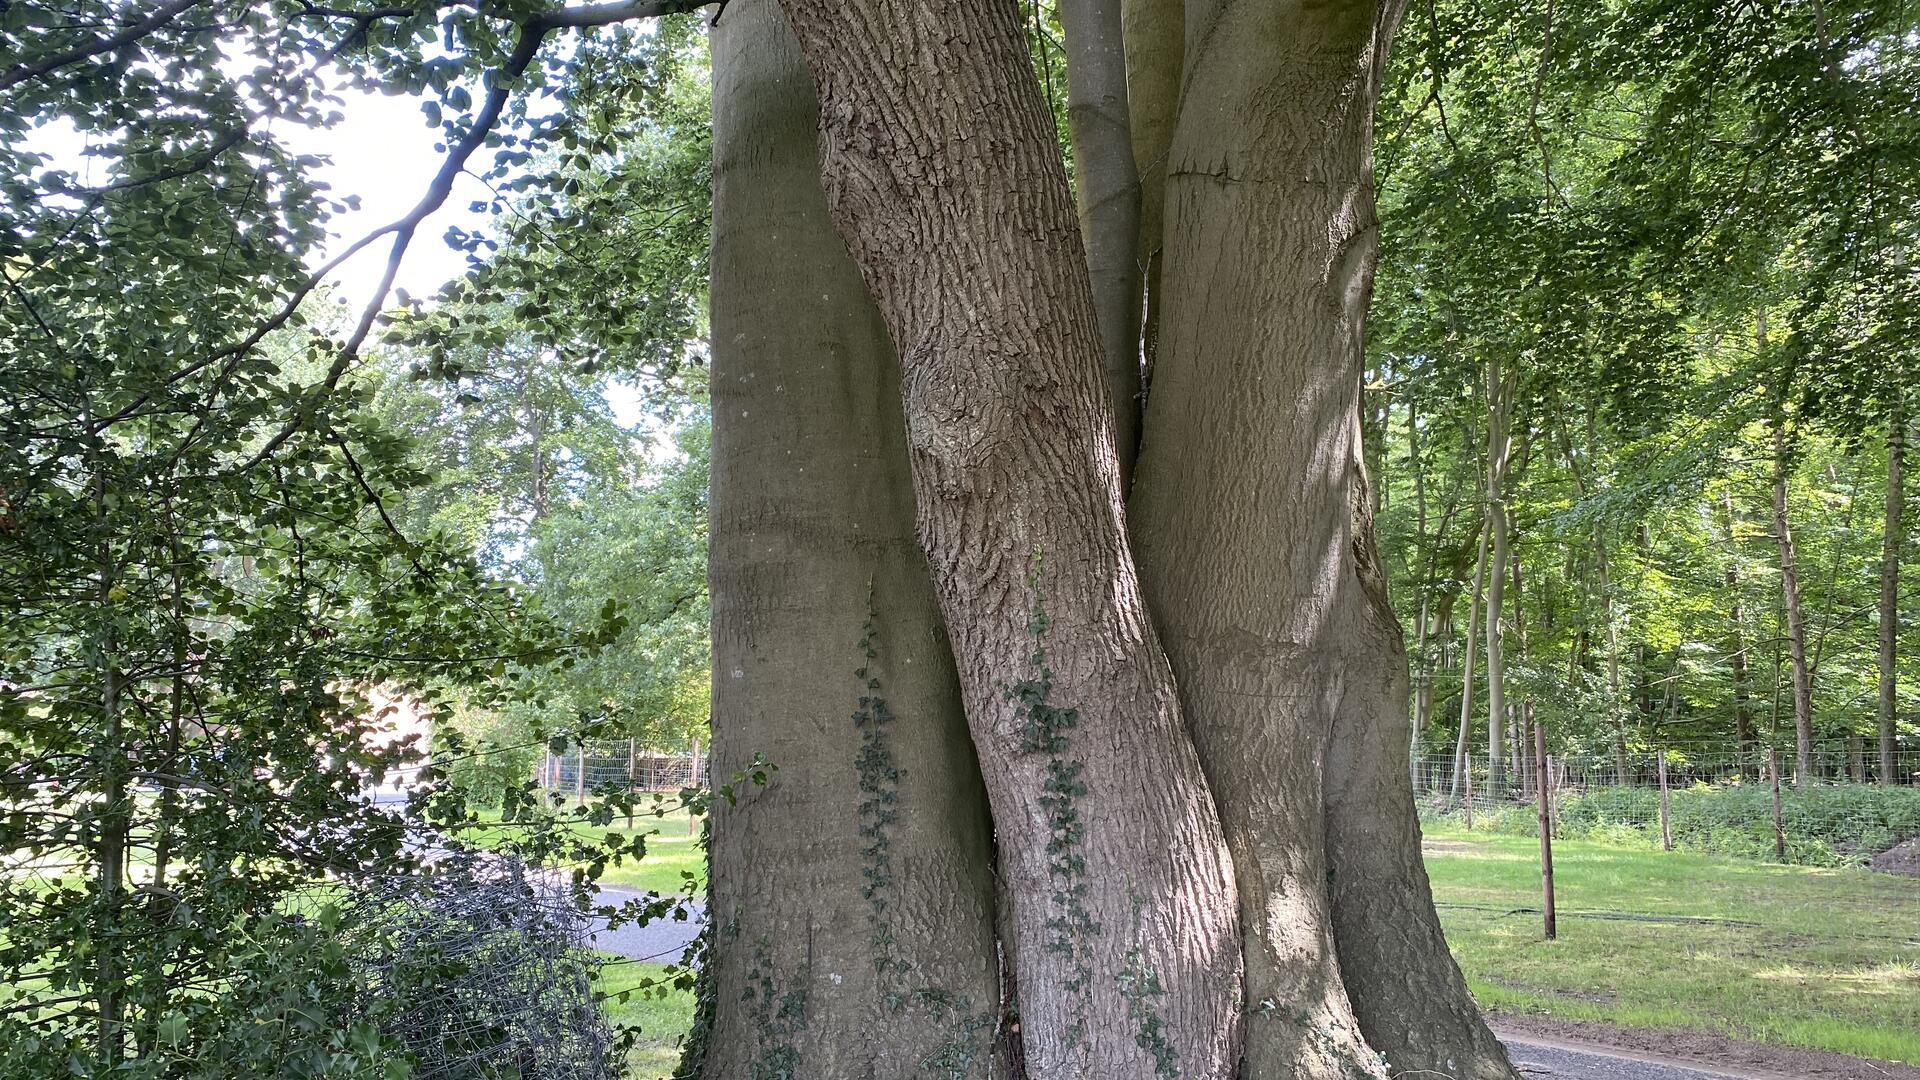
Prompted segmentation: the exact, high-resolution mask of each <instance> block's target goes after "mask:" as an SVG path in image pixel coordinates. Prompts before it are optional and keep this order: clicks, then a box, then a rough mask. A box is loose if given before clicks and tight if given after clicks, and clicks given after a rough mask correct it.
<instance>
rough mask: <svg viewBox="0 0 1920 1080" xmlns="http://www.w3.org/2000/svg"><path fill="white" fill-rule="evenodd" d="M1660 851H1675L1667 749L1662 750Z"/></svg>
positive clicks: (1662, 748)
mask: <svg viewBox="0 0 1920 1080" xmlns="http://www.w3.org/2000/svg"><path fill="white" fill-rule="evenodd" d="M1659 753H1660V850H1661V851H1672V850H1673V829H1672V828H1671V827H1670V826H1669V825H1668V822H1667V748H1666V747H1664V746H1663V747H1661V748H1660V751H1659Z"/></svg>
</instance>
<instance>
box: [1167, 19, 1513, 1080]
mask: <svg viewBox="0 0 1920 1080" xmlns="http://www.w3.org/2000/svg"><path fill="white" fill-rule="evenodd" d="M1397 14H1398V5H1396V4H1383V5H1379V6H1378V7H1375V6H1374V5H1368V4H1355V5H1337V6H1334V7H1311V6H1309V7H1304V8H1302V7H1298V6H1287V5H1259V4H1255V5H1246V4H1232V3H1227V2H1224V0H1220V2H1212V0H1202V2H1200V3H1190V4H1189V5H1188V19H1187V30H1188V35H1187V41H1188V50H1187V58H1186V63H1185V74H1184V87H1185V89H1184V93H1183V95H1182V98H1181V100H1182V107H1181V115H1180V120H1179V124H1178V128H1177V130H1176V132H1175V137H1174V142H1173V146H1172V149H1171V153H1170V158H1169V168H1168V172H1167V198H1166V209H1167V215H1168V222H1167V226H1168V227H1167V230H1166V243H1167V250H1166V263H1165V267H1164V269H1163V272H1162V279H1161V281H1162V287H1163V289H1164V296H1163V299H1162V302H1163V304H1164V307H1163V312H1164V315H1163V321H1162V322H1161V324H1160V331H1161V339H1160V352H1159V357H1158V360H1157V362H1156V365H1155V369H1154V377H1153V384H1152V392H1151V393H1150V395H1149V397H1148V402H1147V417H1146V436H1145V439H1144V440H1143V446H1142V455H1141V459H1140V464H1139V470H1138V472H1137V474H1136V480H1135V486H1134V493H1133V501H1132V504H1131V509H1132V512H1133V525H1134V530H1135V536H1136V541H1137V544H1138V551H1139V553H1140V560H1141V567H1142V578H1143V581H1144V582H1145V583H1146V587H1147V591H1148V599H1149V601H1150V603H1151V606H1152V608H1153V612H1154V616H1155V620H1156V622H1157V623H1158V625H1160V626H1161V627H1162V628H1163V630H1164V633H1165V640H1166V642H1167V648H1168V655H1169V657H1170V658H1171V660H1172V661H1173V664H1174V668H1175V671H1176V672H1177V674H1178V686H1179V691H1180V697H1181V702H1182V704H1183V706H1184V707H1185V711H1186V714H1187V718H1188V721H1189V724H1190V725H1191V727H1192V730H1193V733H1194V739H1195V741H1196V743H1197V744H1198V745H1199V747H1200V753H1201V758H1202V760H1203V762H1204V763H1205V764H1206V767H1207V776H1208V780H1209V782H1210V784H1211V786H1212V789H1213V792H1214V795H1215V797H1216V799H1217V800H1218V802H1219V805H1220V807H1221V813H1222V817H1223V819H1224V821H1225V824H1226V829H1227V838H1228V842H1229V844H1230V845H1231V846H1232V849H1233V855H1234V865H1235V870H1236V874H1237V877H1238V880H1239V882H1240V903H1241V928H1242V931H1243V933H1244V934H1245V948H1246V971H1247V973H1246V979H1247V985H1246V994H1245V1002H1246V1004H1245V1011H1246V1013H1247V1034H1246V1049H1245V1054H1244V1059H1243V1062H1242V1064H1241V1066H1240V1070H1239V1075H1242V1076H1247V1077H1262V1078H1265V1077H1295V1078H1302V1080H1316V1078H1329V1080H1331V1078H1335V1077H1340V1078H1349V1077H1358V1076H1381V1075H1384V1073H1385V1070H1384V1069H1383V1068H1382V1066H1381V1065H1380V1064H1379V1062H1378V1061H1377V1059H1375V1058H1374V1056H1373V1054H1372V1053H1371V1050H1379V1051H1382V1052H1384V1053H1385V1054H1386V1056H1387V1058H1388V1059H1389V1060H1391V1061H1392V1063H1393V1065H1394V1067H1395V1068H1396V1069H1398V1070H1403V1071H1408V1072H1413V1071H1417V1070H1422V1069H1430V1070H1440V1069H1443V1068H1444V1069H1445V1070H1446V1071H1447V1072H1448V1073H1449V1074H1450V1075H1454V1076H1473V1077H1488V1078H1499V1080H1508V1078H1510V1077H1511V1076H1512V1072H1511V1069H1510V1068H1509V1067H1508V1066H1507V1064H1506V1061H1505V1057H1504V1055H1503V1054H1502V1053H1501V1051H1500V1049H1499V1047H1498V1044H1497V1043H1494V1041H1493V1040H1492V1038H1491V1036H1490V1035H1488V1034H1487V1032H1486V1029H1485V1027H1484V1025H1483V1024H1482V1023H1481V1022H1480V1020H1479V1017H1478V1014H1477V1010H1476V1009H1475V1007H1474V1005H1473V1002H1472V999H1471V998H1470V997H1468V995H1467V993H1466V990H1465V985H1464V982H1463V981H1462V980H1461V978H1460V976H1459V973H1458V970H1457V969H1456V968H1455V967H1454V966H1453V961H1452V959H1451V958H1450V956H1449V955H1448V953H1447V951H1446V948H1445V944H1444V941H1443V940H1442V939H1441V936H1440V932H1439V924H1438V921H1437V919H1436V918H1435V916H1434V912H1433V905H1432V899H1431V895H1430V892H1429V890H1428V887H1427V882H1426V878H1425V875H1424V872H1423V870H1422V869H1421V865H1420V860H1419V839H1418V825H1417V821H1416V817H1415V812H1414V805H1413V796H1412V790H1411V787H1410V786H1409V784H1408V783H1407V779H1406V774H1405V768H1406V764H1405V763H1406V758H1407V751H1408V739H1409V728H1408V725H1407V703H1408V676H1407V660H1406V654H1405V651H1404V647H1403V645H1402V643H1401V638H1400V628H1399V626H1398V624H1397V623H1396V622H1395V620H1394V617H1393V614H1392V611H1391V608H1390V607H1389V606H1388V605H1387V599H1386V594H1385V584H1386V583H1385V575H1384V573H1383V571H1382V568H1381V566H1380V563H1379V557H1378V552H1377V550H1376V548H1375V545H1374V542H1373V537H1372V528H1371V505H1372V500H1371V495H1370V494H1369V490H1368V483H1367V479H1366V474H1365V469H1364V467H1363V465H1362V460H1361V457H1362V448H1361V446H1360V434H1361V433H1360V398H1359V395H1360V378H1361V364H1362V357H1363V349H1362V345H1363V341H1362V329H1363V320H1364V315H1365V311H1366V304H1367V298H1368V293H1369V289H1370V283H1371V279H1372V271H1373V259H1374V250H1375V239H1374V237H1375V232H1374V226H1375V221H1374V213H1373V191H1372V183H1371V165H1370V143H1371V135H1372V127H1371V118H1372V113H1373V103H1374V95H1375V93H1376V91H1377V86H1378V82H1377V80H1378V73H1379V70H1380V65H1381V63H1382V61H1383V59H1384V50H1385V43H1386V40H1387V38H1388V37H1389V36H1390V33H1391V28H1392V25H1393V23H1394V22H1395V21H1396V19H1397Z"/></svg>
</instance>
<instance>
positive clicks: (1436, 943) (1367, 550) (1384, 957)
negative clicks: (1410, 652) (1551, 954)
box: [1249, 491, 1518, 1080]
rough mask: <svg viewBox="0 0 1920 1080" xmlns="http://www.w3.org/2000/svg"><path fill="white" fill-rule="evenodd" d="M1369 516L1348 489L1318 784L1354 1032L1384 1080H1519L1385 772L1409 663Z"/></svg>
mask: <svg viewBox="0 0 1920 1080" xmlns="http://www.w3.org/2000/svg"><path fill="white" fill-rule="evenodd" d="M1367 509H1368V507H1367V502H1366V500H1365V499H1364V497H1362V496H1361V495H1360V494H1359V493H1358V492H1357V491H1356V493H1355V497H1354V499H1353V513H1354V522H1355V528H1354V536H1353V544H1354V548H1353V550H1354V567H1355V573H1354V585H1353V586H1352V587H1351V588H1350V589H1349V597H1350V598H1349V600H1348V605H1349V609H1350V611H1352V612H1353V613H1354V623H1355V626H1356V631H1355V633H1354V634H1353V636H1352V639H1351V642H1350V646H1351V648H1350V651H1349V653H1348V661H1347V668H1348V672H1349V675H1348V683H1347V689H1346V694H1345V696H1344V697H1343V699H1342V701H1341V703H1340V709H1339V711H1338V713H1337V714H1336V720H1335V724H1334V732H1333V739H1332V741H1331V743H1330V744H1329V749H1328V754H1327V766H1326V780H1325V784H1326V789H1325V790H1326V801H1327V863H1328V871H1329V874H1328V890H1329V892H1330V894H1331V896H1332V899H1333V915H1334V940H1335V943H1336V944H1337V946H1338V949H1339V956H1340V970H1341V972H1342V974H1343V976H1344V977H1345V979H1346V984H1347V995H1348V998H1349V1000H1350V1001H1351V1002H1352V1004H1353V1010H1354V1013H1355V1015H1356V1016H1357V1017H1358V1018H1359V1021H1360V1029H1361V1031H1363V1032H1364V1033H1365V1034H1366V1037H1367V1042H1368V1044H1369V1045H1371V1046H1372V1047H1373V1048H1374V1049H1375V1050H1377V1051H1379V1052H1380V1053H1381V1055H1382V1056H1384V1057H1385V1058H1386V1060H1387V1062H1388V1063H1389V1066H1390V1071H1391V1073H1392V1075H1395V1076H1425V1075H1440V1076H1450V1077H1454V1078H1455V1080H1518V1074H1517V1073H1516V1072H1515V1070H1514V1068H1513V1066H1512V1064H1511V1063H1510V1062H1509V1061H1508V1059H1507V1053H1506V1050H1505V1049H1504V1048H1502V1047H1501V1045H1500V1042H1499V1040H1498V1039H1496V1038H1494V1036H1493V1033H1492V1032H1491V1031H1489V1030H1488V1029H1487V1025H1486V1023H1485V1022H1484V1021H1483V1020H1482V1019H1481V1017H1480V1010H1479V1008H1478V1006H1476V1005H1475V1004H1474V1001H1473V997H1472V995H1471V994H1469V993H1468V992H1467V984H1466V979H1465V977H1463V976H1462V975H1461V974H1460V969H1459V967H1458V966H1457V965H1456V964H1455V963H1454V962H1453V955H1452V954H1451V953H1450V952H1448V951H1447V943H1446V939H1445V937H1444V936H1443V934H1442V931H1441V928H1440V918H1439V915H1438V913H1437V912H1436V911H1435V910H1434V907H1433V891H1432V888H1431V886H1430V885H1429V884H1428V882H1427V870H1426V864H1425V862H1424V861H1423V860H1422V858H1421V853H1420V825H1419V816H1418V812H1417V810H1416V809H1415V807H1414V804H1413V793H1412V791H1411V790H1410V789H1408V788H1407V787H1406V785H1405V784H1403V783H1401V782H1400V776H1399V774H1398V770H1397V769H1396V768H1395V764H1396V763H1397V762H1399V761H1400V760H1402V759H1403V758H1404V757H1405V755H1406V753H1407V747H1406V744H1405V740H1406V731H1407V728H1406V725H1405V724H1404V723H1402V722H1401V717H1403V716H1404V715H1405V714H1406V706H1407V679H1406V670H1407V663H1406V656H1405V654H1404V652H1403V651H1402V649H1403V646H1402V636H1401V633H1400V627H1399V625H1398V624H1397V623H1396V622H1395V620H1394V616H1393V608H1392V606H1391V605H1390V604H1389V603H1388V601H1387V591H1386V575H1385V572H1384V569H1383V568H1382V567H1381V564H1380V560H1379V557H1378V555H1377V552H1376V550H1375V545H1374V536H1373V528H1372V521H1371V518H1370V516H1369V515H1368V513H1367ZM1375 672H1378V673H1380V674H1379V676H1378V677H1376V676H1375V675H1374V673H1375ZM1249 1075H1263V1074H1259V1073H1253V1074H1249ZM1277 1075H1283V1076H1284V1075H1286V1074H1285V1073H1280V1074H1277Z"/></svg>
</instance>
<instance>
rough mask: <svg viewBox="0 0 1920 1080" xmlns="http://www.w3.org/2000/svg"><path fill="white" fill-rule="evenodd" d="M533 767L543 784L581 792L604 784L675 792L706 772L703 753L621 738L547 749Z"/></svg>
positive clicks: (695, 782)
mask: <svg viewBox="0 0 1920 1080" xmlns="http://www.w3.org/2000/svg"><path fill="white" fill-rule="evenodd" d="M536 768H537V770H538V779H539V781H540V785H541V786H542V787H544V788H547V789H548V790H551V791H559V792H575V793H579V794H582V795H585V794H588V793H591V792H593V791H595V790H605V789H607V788H613V789H616V790H625V791H647V792H676V791H680V790H681V789H683V788H690V787H699V786H700V785H701V783H702V782H703V781H704V779H705V777H706V775H707V762H706V755H705V754H700V755H697V756H696V755H694V754H688V753H676V754H663V753H661V752H660V751H658V750H648V749H646V748H644V747H638V746H633V745H630V744H628V743H626V742H624V741H620V742H606V743H588V744H587V745H586V747H585V748H584V749H581V748H576V749H574V750H571V751H569V752H568V753H565V754H552V753H549V754H547V755H546V756H545V757H544V758H543V759H542V760H541V761H540V762H539V764H538V765H537V766H536Z"/></svg>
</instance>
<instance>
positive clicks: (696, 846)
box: [461, 809, 707, 893]
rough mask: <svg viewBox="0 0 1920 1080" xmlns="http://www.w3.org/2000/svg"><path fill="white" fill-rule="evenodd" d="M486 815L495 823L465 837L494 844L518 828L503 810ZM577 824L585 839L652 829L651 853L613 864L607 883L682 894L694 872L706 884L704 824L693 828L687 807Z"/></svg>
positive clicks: (697, 886)
mask: <svg viewBox="0 0 1920 1080" xmlns="http://www.w3.org/2000/svg"><path fill="white" fill-rule="evenodd" d="M480 816H481V819H482V820H483V821H486V822H489V824H485V825H482V826H481V827H479V828H477V829H469V830H467V831H465V832H464V833H462V834H461V839H463V840H465V841H467V842H469V843H473V844H478V845H480V846H483V847H491V846H493V845H495V844H498V843H500V842H501V841H503V840H505V839H506V838H507V837H508V836H509V835H511V834H512V832H513V830H514V829H515V828H516V826H514V825H512V824H500V823H499V821H500V814H499V812H498V811H490V812H483V813H482V814H481V815H480ZM571 828H572V830H573V832H574V833H575V835H578V836H580V837H582V838H583V839H593V838H595V837H598V836H602V835H604V834H606V833H609V832H613V833H619V834H621V835H622V836H632V835H633V834H635V833H644V834H646V837H647V854H646V857H645V858H643V859H639V860H635V859H631V858H626V859H623V860H622V861H621V862H620V864H619V865H617V866H616V865H613V864H611V863H609V864H608V865H607V868H606V870H605V872H603V873H602V874H601V875H600V883H601V884H602V885H611V886H614V887H617V888H622V889H633V890H636V891H639V892H658V893H678V892H684V891H686V889H687V886H688V881H689V878H688V875H692V877H691V881H692V883H693V886H694V888H695V889H696V891H697V890H698V889H703V888H705V887H706V880H707V863H706V859H705V858H704V857H703V856H702V855H701V853H700V842H699V841H700V828H699V824H698V823H697V822H695V823H694V824H693V825H692V827H691V828H690V827H689V825H688V815H687V811H686V810H684V809H679V810H675V811H673V812H672V813H669V814H664V815H660V816H655V815H653V814H650V813H641V814H637V815H635V816H634V819H633V824H632V825H631V826H629V825H628V824H627V819H626V818H624V817H617V818H615V819H614V820H613V824H612V825H609V826H607V827H605V828H599V827H596V826H591V825H586V824H583V823H575V824H573V825H572V826H571Z"/></svg>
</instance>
